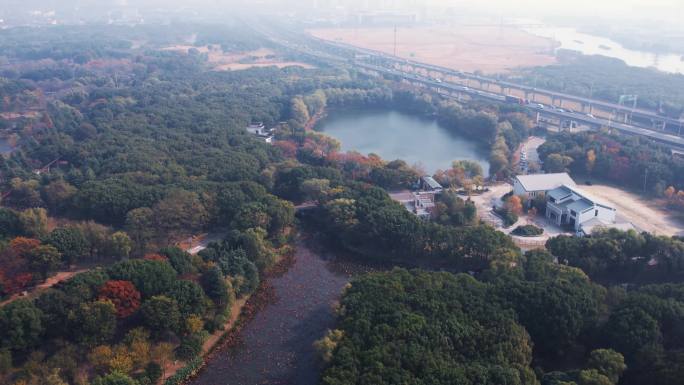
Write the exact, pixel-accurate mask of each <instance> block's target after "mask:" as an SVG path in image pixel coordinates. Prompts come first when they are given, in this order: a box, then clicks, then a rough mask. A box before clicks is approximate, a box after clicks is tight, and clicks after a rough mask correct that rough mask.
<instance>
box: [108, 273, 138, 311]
mask: <svg viewBox="0 0 684 385" xmlns="http://www.w3.org/2000/svg"><path fill="white" fill-rule="evenodd" d="M99 299H100V300H109V301H112V303H113V304H114V306H115V307H116V315H117V316H118V317H119V318H125V317H128V316H130V315H131V314H133V313H135V311H136V310H138V308H139V307H140V292H139V291H138V290H137V289H136V288H135V285H133V283H132V282H131V281H116V280H110V281H107V282H105V284H104V285H102V287H101V288H100V292H99Z"/></svg>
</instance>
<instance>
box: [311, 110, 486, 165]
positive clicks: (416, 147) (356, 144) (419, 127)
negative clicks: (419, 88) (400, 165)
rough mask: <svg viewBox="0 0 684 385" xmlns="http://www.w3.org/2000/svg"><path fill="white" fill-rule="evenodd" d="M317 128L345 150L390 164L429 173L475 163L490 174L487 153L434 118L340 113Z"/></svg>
mask: <svg viewBox="0 0 684 385" xmlns="http://www.w3.org/2000/svg"><path fill="white" fill-rule="evenodd" d="M318 129H319V130H320V131H321V132H323V133H325V134H326V135H330V136H332V137H333V138H335V139H337V140H339V141H340V142H341V144H342V150H343V151H358V152H360V153H362V154H365V155H367V154H369V153H375V154H377V155H380V156H381V157H382V158H383V159H385V160H388V161H389V160H394V159H403V160H405V161H406V163H408V164H409V165H414V164H418V165H421V166H422V167H423V168H424V169H425V171H426V172H427V173H429V174H432V173H434V172H435V171H436V170H438V169H442V170H444V169H447V168H449V167H451V163H452V162H453V161H454V160H472V161H475V162H477V163H479V164H480V165H481V166H482V169H483V171H484V173H485V176H487V175H489V161H488V158H489V157H488V152H487V151H486V150H485V149H483V148H482V146H481V145H480V144H479V143H478V142H476V141H474V140H472V139H469V138H466V137H464V136H462V135H459V134H455V133H453V132H451V131H449V130H447V129H446V128H445V127H443V126H441V125H440V124H439V123H437V121H436V120H434V119H426V118H421V117H417V116H414V115H409V114H405V113H402V112H399V111H394V110H338V111H331V112H330V114H329V116H328V117H327V118H326V119H325V120H323V121H322V122H321V123H320V124H319V127H318Z"/></svg>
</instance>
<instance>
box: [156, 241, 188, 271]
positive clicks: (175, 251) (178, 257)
mask: <svg viewBox="0 0 684 385" xmlns="http://www.w3.org/2000/svg"><path fill="white" fill-rule="evenodd" d="M159 254H161V255H163V256H165V257H166V258H168V259H169V263H170V264H171V266H173V268H174V269H175V270H176V272H178V274H180V275H184V274H190V273H194V272H196V269H195V267H194V266H193V264H192V256H191V255H190V254H189V253H188V252H186V251H184V250H182V249H180V248H179V247H176V246H172V247H165V248H163V249H161V250H159Z"/></svg>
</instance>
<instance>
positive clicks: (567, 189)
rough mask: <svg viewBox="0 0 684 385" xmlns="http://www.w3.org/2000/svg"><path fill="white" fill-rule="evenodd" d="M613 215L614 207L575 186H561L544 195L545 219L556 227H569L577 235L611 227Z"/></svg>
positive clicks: (613, 220) (613, 221)
mask: <svg viewBox="0 0 684 385" xmlns="http://www.w3.org/2000/svg"><path fill="white" fill-rule="evenodd" d="M615 214H616V209H615V207H613V206H611V205H609V204H607V203H605V202H602V201H600V200H598V199H596V198H594V197H592V196H590V195H589V194H587V193H586V192H584V191H582V190H580V189H578V188H577V187H575V186H569V185H562V186H560V187H557V188H555V189H553V190H551V191H548V192H547V193H546V218H548V219H549V220H551V221H553V222H554V223H555V224H556V225H558V226H563V225H569V226H571V227H572V228H573V229H574V230H575V232H576V233H578V234H585V235H586V234H591V231H592V229H593V228H595V227H597V226H600V225H606V226H611V225H613V224H614V223H615ZM585 226H586V228H585Z"/></svg>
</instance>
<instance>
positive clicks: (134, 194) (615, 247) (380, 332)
mask: <svg viewBox="0 0 684 385" xmlns="http://www.w3.org/2000/svg"><path fill="white" fill-rule="evenodd" d="M243 27H244V26H241V25H239V24H231V23H228V24H227V25H223V26H193V25H185V24H179V25H171V26H164V27H161V26H160V27H139V28H128V27H116V26H108V27H105V26H102V27H92V26H80V27H50V28H44V29H30V28H26V29H10V30H3V31H0V52H2V57H1V58H0V99H2V106H1V109H0V113H2V119H0V122H1V126H0V130H2V134H3V137H5V138H7V139H8V141H9V142H10V143H11V144H13V145H14V148H13V151H12V152H11V153H9V154H6V156H4V157H2V158H1V159H0V189H1V192H2V208H0V298H1V299H2V300H3V303H2V304H1V305H0V382H2V383H8V384H13V385H62V384H93V385H147V384H156V383H159V381H160V379H161V378H162V377H167V374H169V373H167V369H169V368H171V367H173V366H174V363H177V365H176V367H175V369H178V368H179V369H178V371H177V372H176V375H174V376H171V377H169V378H168V379H167V380H166V381H165V382H164V383H165V384H166V385H173V384H178V383H181V382H182V381H184V380H185V378H186V377H187V376H188V375H190V374H193V373H195V372H196V371H197V369H198V368H199V367H200V366H201V365H202V360H203V357H202V353H203V351H202V350H203V349H204V348H205V343H206V341H207V340H208V339H209V338H210V336H212V337H215V338H220V335H221V332H222V331H223V330H224V328H225V327H226V325H227V321H228V319H230V318H231V316H236V314H234V313H233V310H234V305H235V304H236V303H238V302H241V303H244V301H246V300H247V299H248V298H249V297H250V296H252V294H253V293H258V292H259V290H260V288H262V287H263V286H262V285H263V284H264V277H265V275H264V274H267V273H268V272H269V270H270V269H272V268H273V267H274V266H277V264H278V262H279V261H281V260H283V257H284V256H286V255H287V254H288V252H289V251H291V247H290V246H291V243H292V239H293V237H294V235H295V234H296V226H297V225H300V224H301V226H300V228H302V229H304V230H308V231H311V232H312V233H314V234H315V235H318V236H319V239H321V240H323V241H324V243H325V246H327V247H334V248H335V249H336V250H339V251H344V252H345V253H346V254H349V255H351V256H352V257H354V258H358V259H360V260H362V261H371V260H372V261H374V262H382V264H385V265H400V266H407V267H420V268H424V269H427V270H436V269H442V270H446V271H449V272H432V273H431V272H425V271H417V270H416V271H407V270H401V269H398V270H393V271H391V272H384V273H375V274H371V275H367V276H363V277H360V278H359V279H357V280H355V281H354V282H353V283H352V284H351V286H350V287H349V288H348V289H347V290H346V292H345V293H344V296H343V297H342V300H341V304H340V308H339V312H338V315H339V324H338V326H337V328H336V329H335V330H333V331H331V332H330V333H329V334H328V335H327V336H325V337H324V338H323V339H321V340H320V341H319V342H318V343H317V344H316V346H317V348H318V349H319V350H320V352H321V355H322V357H323V359H324V365H323V366H324V368H323V373H322V378H321V381H322V383H325V384H382V383H417V384H420V383H425V384H427V383H430V384H439V383H454V382H459V383H464V384H470V383H472V384H497V385H498V384H501V383H512V384H538V383H541V384H544V385H561V384H572V383H575V384H578V385H589V384H603V385H608V384H617V383H620V384H623V385H625V384H627V385H632V384H634V385H637V384H645V383H649V384H656V385H659V384H670V383H675V382H676V381H677V380H678V379H679V378H681V377H682V376H684V367H683V366H682V365H681V363H682V360H681V356H682V351H684V343H683V342H682V341H684V338H682V335H681V330H682V327H681V326H682V325H683V322H684V319H683V318H682V317H684V297H683V296H682V295H681V292H682V288H681V287H680V284H679V283H678V282H680V278H681V275H680V272H681V266H680V265H681V261H680V260H681V255H682V253H683V251H682V242H681V241H680V240H677V239H670V238H663V237H655V236H652V235H648V234H636V233H607V234H604V235H601V236H597V237H595V238H591V239H574V238H566V237H559V238H556V239H552V240H550V241H549V243H548V244H547V247H548V249H549V251H550V253H547V252H542V251H533V252H528V253H527V254H523V252H522V251H521V250H520V249H519V248H518V247H517V246H516V245H515V244H514V243H513V241H512V239H511V238H510V237H508V236H507V235H505V234H503V233H501V232H498V231H496V230H495V229H494V228H492V227H489V226H487V225H484V224H482V223H480V222H479V221H478V220H477V216H476V210H475V207H474V205H473V203H472V202H470V201H469V200H468V199H467V198H466V197H463V198H462V197H461V195H458V194H457V193H455V192H452V191H449V192H447V193H445V194H443V195H442V196H441V197H440V198H439V199H438V201H437V208H436V210H435V212H434V213H433V214H434V215H433V218H431V219H432V220H428V221H426V220H422V219H419V218H418V217H416V216H415V215H413V214H411V213H410V212H408V211H407V210H406V209H405V208H404V207H403V206H402V205H401V204H399V203H397V202H395V201H393V200H392V199H391V198H390V196H389V195H388V193H387V192H386V189H396V188H406V187H409V186H411V185H412V184H413V183H414V182H415V181H416V179H417V177H418V176H420V175H421V171H420V170H416V169H414V168H413V167H411V166H409V165H407V164H406V163H405V162H404V161H402V160H383V159H381V158H379V157H378V156H376V155H373V154H368V155H364V154H359V153H356V152H347V153H343V152H341V151H340V144H339V143H338V142H337V141H336V140H334V139H332V138H330V137H327V136H325V135H322V134H320V133H318V132H316V131H315V130H312V129H311V128H312V127H311V122H312V117H316V116H320V115H321V114H322V112H323V111H324V110H325V108H326V107H331V108H348V107H356V108H358V107H384V108H400V109H402V110H404V111H407V112H410V113H414V114H419V115H429V116H433V117H436V118H437V119H438V120H439V121H440V122H441V123H442V124H443V125H444V126H445V127H447V128H448V129H450V130H454V131H457V132H459V133H462V134H465V135H468V136H471V137H474V138H477V139H478V140H479V142H480V143H481V145H482V146H485V147H486V148H488V149H489V150H490V154H491V156H490V157H491V159H490V161H491V165H492V170H493V171H492V174H493V177H494V178H505V177H507V176H509V175H510V173H511V167H510V158H511V155H512V153H513V152H514V151H515V149H516V148H517V147H518V145H519V143H520V142H521V141H522V140H524V139H525V138H526V137H527V136H528V135H529V133H530V131H531V130H532V125H531V121H530V119H529V118H528V117H527V116H526V115H525V113H524V112H523V111H521V110H520V109H519V108H516V107H514V106H506V105H490V104H481V103H467V104H459V103H456V102H453V101H447V100H443V99H441V98H440V97H439V96H438V95H432V94H427V93H424V92H421V91H420V90H416V89H412V88H409V87H407V86H406V85H401V84H397V83H395V82H393V81H392V80H391V79H382V78H373V77H368V76H366V75H363V74H360V73H357V72H356V71H354V69H353V68H340V67H333V66H328V65H326V64H325V63H314V64H316V67H315V68H313V69H304V68H301V67H286V68H282V69H278V68H276V67H264V68H249V69H245V70H240V71H215V70H213V69H212V67H211V66H210V65H209V62H208V55H207V54H206V53H202V52H201V51H200V50H199V49H197V48H195V49H194V50H193V49H189V50H187V52H183V51H176V50H169V49H166V48H169V46H171V45H177V44H187V43H188V41H189V40H191V41H193V42H194V44H195V46H196V47H198V48H201V46H203V45H206V44H213V45H217V46H218V47H220V52H223V53H235V52H242V51H249V50H254V49H257V48H262V47H271V48H273V47H272V45H271V43H270V42H268V41H265V40H263V39H262V38H260V37H259V36H257V35H255V34H252V33H250V32H249V31H248V30H247V29H246V28H243ZM25 42H28V44H24V43H25ZM286 54H287V53H286ZM256 122H262V123H263V124H264V125H265V126H266V127H267V128H275V138H274V141H273V143H272V144H268V143H266V142H265V141H264V140H262V139H260V138H258V137H256V136H254V135H250V134H248V133H247V132H246V130H245V128H246V127H247V126H248V125H249V124H251V123H256ZM563 135H565V134H562V135H559V136H558V137H553V138H552V139H551V140H550V141H549V142H548V143H547V144H545V145H544V146H543V147H542V155H543V157H544V159H545V160H547V162H546V164H547V165H553V164H554V163H553V161H549V160H550V158H551V157H554V158H555V157H561V164H562V167H563V168H565V167H570V168H573V167H585V168H586V165H575V164H574V159H584V158H587V159H591V158H592V157H588V156H587V154H588V153H589V151H590V150H593V151H594V152H593V154H594V155H595V158H596V159H595V161H596V166H595V167H594V168H593V169H592V170H589V171H588V172H593V171H594V169H595V170H602V168H601V167H604V166H601V165H600V164H603V163H602V162H607V163H608V164H609V165H611V164H612V163H610V162H612V161H613V160H614V159H615V158H613V156H617V157H619V158H620V159H621V158H628V159H629V160H633V161H634V162H635V164H637V163H636V162H637V160H638V161H644V162H647V163H648V162H650V163H648V167H653V170H651V169H649V171H648V174H649V177H652V178H657V179H654V180H655V181H656V182H660V181H661V180H662V183H660V185H662V186H665V187H663V191H662V194H665V195H667V194H668V193H667V191H668V186H669V185H672V186H674V187H673V189H682V188H684V186H682V184H681V183H680V181H679V180H678V179H676V178H677V176H678V175H680V174H681V173H678V172H677V171H676V170H678V169H676V168H674V167H675V166H676V164H675V163H667V161H666V160H665V159H666V158H665V155H664V154H663V153H662V152H661V150H660V149H658V148H656V147H646V146H643V150H642V151H643V153H641V154H642V155H639V156H637V155H634V156H633V157H632V155H630V154H632V153H636V151H637V150H636V148H637V146H641V144H640V143H638V142H630V141H627V140H623V139H615V140H616V143H620V146H621V147H620V148H619V149H618V150H617V151H614V150H613V149H612V148H614V147H610V144H609V143H607V142H606V143H603V144H587V145H586V148H585V145H584V143H585V142H586V143H594V142H595V141H600V140H603V139H600V138H602V137H592V136H589V134H582V135H586V136H587V137H586V138H587V139H586V140H585V139H577V138H582V136H577V137H565V136H563ZM597 138H599V139H597ZM575 140H578V142H575ZM582 140H585V141H582ZM590 147H591V148H590ZM576 148H580V150H579V152H577V153H576ZM639 148H641V147H639ZM609 149H610V150H609ZM647 151H651V152H647ZM579 153H581V154H583V155H582V157H580V156H578V155H576V154H579ZM615 154H622V155H615ZM643 154H647V155H643ZM573 156H574V158H572V157H573ZM603 156H605V157H607V158H608V160H606V161H604V160H600V159H603V158H602V157H603ZM565 158H572V160H571V161H568V162H567V164H565V163H564V162H563V159H565ZM566 160H567V159H566ZM672 162H674V161H672ZM656 166H658V167H660V168H658V167H656ZM549 167H550V166H549ZM606 167H608V169H610V167H612V166H606ZM657 170H661V171H657ZM668 170H669V171H668ZM658 172H660V173H658ZM667 172H669V174H668V173H667ZM606 173H607V174H609V173H610V171H606ZM651 174H652V175H653V176H650V175H651ZM635 175H637V177H638V173H635ZM436 177H437V178H438V179H439V180H440V181H441V182H443V183H444V184H445V186H448V187H452V188H454V190H456V189H459V190H463V191H466V192H467V191H470V190H471V189H473V188H474V187H477V186H480V185H481V184H482V183H483V175H482V170H481V169H480V170H478V168H477V167H475V166H474V165H473V164H469V163H467V162H455V163H454V165H453V167H452V168H451V169H449V170H442V171H440V172H438V173H437V175H436ZM628 183H636V182H635V181H631V180H629V182H628ZM672 196H675V197H676V196H678V194H677V193H676V191H675V193H673V194H672ZM300 203H306V204H307V205H308V206H307V207H308V209H307V210H302V211H300V213H299V215H298V219H297V218H295V205H296V204H300ZM207 232H216V233H218V234H220V238H221V239H220V240H219V241H217V242H212V243H209V244H208V245H207V248H206V249H204V250H202V251H200V252H199V253H197V254H190V253H188V252H187V251H186V247H185V246H184V245H185V243H186V241H187V240H188V239H189V238H191V237H193V236H195V235H198V234H203V233H207ZM555 260H557V261H558V263H556V262H555ZM654 261H655V262H654ZM75 272H79V273H77V274H71V273H75ZM64 273H69V274H71V275H69V277H68V278H66V279H63V280H61V281H60V282H59V283H57V284H56V285H53V286H51V287H50V288H48V289H43V290H36V285H39V284H46V280H47V279H49V278H55V277H56V276H59V274H64ZM455 273H459V274H455ZM463 273H469V274H467V275H466V274H463ZM592 280H594V281H596V282H599V283H602V284H605V285H610V284H618V283H619V284H626V285H627V289H625V288H623V287H621V286H616V287H612V286H605V287H604V286H601V285H599V284H598V283H595V282H593V281H592ZM647 283H648V284H649V285H647V286H642V285H644V284H647ZM48 286H49V285H48ZM23 292H26V293H23ZM379 293H381V294H382V295H378V294H379ZM23 294H25V295H23ZM252 297H255V296H252Z"/></svg>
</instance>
